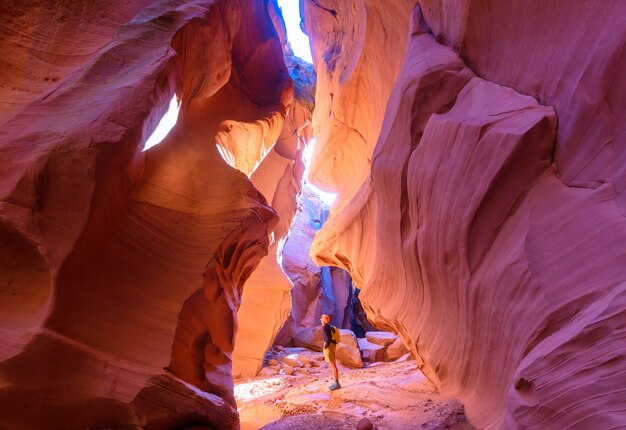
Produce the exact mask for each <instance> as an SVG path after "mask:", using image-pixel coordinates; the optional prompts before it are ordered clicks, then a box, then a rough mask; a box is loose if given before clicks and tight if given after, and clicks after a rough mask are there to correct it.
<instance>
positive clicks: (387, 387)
mask: <svg viewBox="0 0 626 430" xmlns="http://www.w3.org/2000/svg"><path fill="white" fill-rule="evenodd" d="M271 357H272V358H274V359H275V360H277V361H278V362H279V363H280V364H281V366H276V365H275V366H274V368H277V367H279V368H280V370H279V373H277V374H275V375H271V376H258V377H256V378H253V379H247V380H245V379H239V380H235V397H236V399H237V405H238V408H239V413H240V418H241V428H242V430H251V429H264V430H269V429H271V430H287V429H294V430H295V429H355V428H356V427H357V424H358V423H359V421H360V420H361V419H363V418H367V419H369V420H370V421H371V423H372V424H373V426H374V428H376V429H379V430H387V429H389V430H396V429H397V430H400V429H402V430H406V429H430V430H435V429H437V430H439V429H441V430H443V429H454V430H469V429H473V427H472V426H471V425H469V424H468V423H467V421H466V419H465V415H464V413H463V406H462V405H461V404H460V403H459V402H458V401H456V400H454V399H450V398H447V397H444V396H441V395H440V394H439V393H438V392H437V390H436V389H435V387H434V386H433V384H432V383H430V381H428V379H426V377H425V376H424V375H423V374H422V373H421V372H420V370H419V369H417V366H416V365H415V362H414V361H413V360H410V361H404V362H397V363H374V364H369V365H367V367H365V368H362V369H349V368H347V367H344V366H342V365H339V371H340V380H341V384H342V386H343V388H342V389H340V390H337V391H332V392H331V391H329V389H328V386H329V385H330V384H331V383H332V382H333V381H332V374H331V373H332V372H331V370H330V369H329V367H328V364H327V363H325V362H324V361H323V357H322V354H321V353H319V352H314V351H309V350H305V349H302V348H285V349H284V350H282V351H275V352H274V354H272V355H271ZM285 357H288V358H298V359H300V360H301V361H302V362H304V363H306V366H303V367H301V368H291V367H286V369H288V372H289V373H290V372H291V371H293V373H294V374H293V375H288V374H284V371H285V367H284V366H283V365H282V363H283V362H282V359H283V358H285ZM272 362H273V363H276V361H274V360H272ZM267 373H272V372H267Z"/></svg>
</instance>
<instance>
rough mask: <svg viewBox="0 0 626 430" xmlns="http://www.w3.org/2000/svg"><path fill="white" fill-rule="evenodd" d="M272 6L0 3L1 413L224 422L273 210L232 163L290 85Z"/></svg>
mask: <svg viewBox="0 0 626 430" xmlns="http://www.w3.org/2000/svg"><path fill="white" fill-rule="evenodd" d="M269 6H270V8H269V10H268V2H266V1H262V0H257V1H241V2H240V1H234V2H230V1H229V2H224V1H210V0H202V1H200V0H198V1H172V2H165V3H163V2H151V1H131V2H107V3H106V4H104V3H98V2H96V3H90V4H85V5H78V4H76V3H75V2H71V1H65V2H56V3H55V4H54V5H52V4H49V5H48V4H37V5H35V4H30V3H28V2H21V3H15V2H13V3H11V4H2V6H0V8H1V9H2V10H1V11H0V16H2V24H1V26H0V28H1V29H2V34H3V38H2V42H1V43H0V52H1V53H2V58H3V59H2V61H3V67H2V68H1V69H2V72H1V73H2V81H1V82H2V102H1V103H2V109H1V110H0V118H1V121H2V127H1V128H0V240H1V241H2V244H1V246H0V250H1V251H0V266H1V267H0V286H1V288H0V331H1V334H0V336H1V338H2V345H1V346H0V427H9V428H37V429H40V428H87V427H103V428H108V427H113V428H116V427H124V428H127V427H133V428H134V427H146V428H154V429H159V428H174V427H175V428H180V427H182V426H193V425H205V426H210V427H218V428H236V427H237V426H238V418H237V412H236V410H235V408H234V399H233V397H232V376H231V354H232V352H233V348H234V341H235V333H236V329H237V308H238V306H239V303H240V301H241V294H242V289H243V284H244V283H245V281H246V280H247V279H248V278H249V276H250V274H251V273H252V272H253V271H254V269H255V268H256V267H257V265H258V264H259V262H260V260H261V259H262V257H263V256H264V255H266V254H267V252H268V247H269V246H270V238H269V236H270V233H271V232H273V231H274V229H275V228H277V226H278V221H279V220H278V217H277V215H276V212H275V211H274V210H273V209H272V208H271V207H270V206H269V205H268V203H267V201H266V199H265V198H264V197H263V195H261V193H260V192H259V191H258V190H257V189H256V188H255V187H254V186H253V184H252V182H251V181H250V180H249V179H248V177H246V174H250V173H252V172H253V171H254V170H255V168H256V167H257V166H258V165H259V164H260V163H261V160H262V159H263V158H264V157H265V155H266V154H268V153H269V152H270V151H271V150H272V146H273V143H274V142H275V141H276V139H277V138H278V137H279V135H280V133H281V131H282V129H283V122H284V118H285V115H286V114H287V111H288V109H289V107H290V104H291V98H292V89H293V83H292V81H291V79H290V78H289V75H288V73H287V69H286V67H285V64H284V61H283V52H282V42H281V40H280V38H279V35H278V33H277V31H276V30H275V27H274V24H273V23H272V14H271V10H272V7H273V5H272V4H270V5H269ZM5 36H6V37H5ZM174 93H176V94H177V96H178V97H179V99H180V100H181V110H180V115H179V119H178V123H177V125H176V126H175V128H174V129H173V130H172V131H171V132H170V134H169V135H168V136H167V137H166V138H165V140H164V141H163V142H162V143H161V144H159V145H158V146H156V147H154V148H151V149H150V150H148V151H146V152H141V149H142V144H143V142H144V141H145V140H146V138H147V136H148V135H149V134H150V132H151V131H152V130H153V129H154V127H155V126H156V122H157V120H158V118H159V117H160V116H161V115H162V114H163V113H164V111H165V108H166V106H167V105H168V104H169V100H170V98H171V97H172V95H173V94H174ZM233 167H234V168H233ZM237 169H239V170H240V171H238V170H237ZM242 172H245V173H246V174H244V173H242ZM33 405H36V407H35V406H33Z"/></svg>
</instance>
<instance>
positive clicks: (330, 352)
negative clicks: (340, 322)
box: [320, 314, 341, 391]
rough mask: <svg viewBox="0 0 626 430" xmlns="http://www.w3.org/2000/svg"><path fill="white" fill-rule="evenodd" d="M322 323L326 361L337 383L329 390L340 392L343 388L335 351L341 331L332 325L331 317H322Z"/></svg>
mask: <svg viewBox="0 0 626 430" xmlns="http://www.w3.org/2000/svg"><path fill="white" fill-rule="evenodd" d="M320 321H321V322H322V334H323V335H324V359H325V360H326V362H328V364H330V367H331V369H333V376H334V377H335V383H334V384H333V385H331V386H330V387H329V388H330V390H331V391H332V390H338V389H339V388H341V384H339V369H337V363H336V362H335V349H337V343H338V342H339V329H338V328H337V327H335V326H333V325H331V324H330V317H329V316H328V315H326V314H324V315H322V317H321V318H320Z"/></svg>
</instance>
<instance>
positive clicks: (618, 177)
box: [303, 0, 626, 429]
mask: <svg viewBox="0 0 626 430" xmlns="http://www.w3.org/2000/svg"><path fill="white" fill-rule="evenodd" d="M335 3H337V2H330V1H315V2H313V1H309V0H304V2H303V5H304V10H305V17H306V22H305V26H306V30H307V32H308V34H309V36H310V37H311V38H312V40H313V41H314V45H315V49H314V61H315V67H316V70H317V72H318V86H317V94H318V97H317V101H318V104H317V106H320V104H322V103H321V101H322V100H326V101H327V106H330V105H332V106H334V109H335V110H334V111H333V112H334V113H333V114H332V115H331V116H334V117H335V118H336V117H340V116H341V115H345V116H346V117H351V118H353V119H352V121H353V123H358V122H359V121H360V122H361V123H364V122H369V123H370V124H378V123H380V124H382V127H381V129H380V133H379V134H378V135H376V136H374V137H365V138H363V139H362V140H366V143H363V142H361V143H360V144H359V145H357V143H356V142H357V141H358V139H352V138H344V137H343V136H344V135H345V134H346V132H345V128H342V127H341V126H339V125H333V126H331V125H329V121H334V120H330V119H324V118H322V116H318V113H317V112H316V115H314V128H315V129H316V130H331V131H328V132H327V133H326V134H324V133H323V132H322V133H321V134H320V136H317V144H319V145H320V147H321V148H329V147H333V146H337V147H339V146H341V145H340V142H339V140H341V143H342V144H343V143H345V145H344V146H343V147H342V148H343V149H342V150H341V151H343V152H341V151H340V152H339V153H341V154H342V156H343V157H344V158H343V159H342V158H341V157H335V158H332V157H331V156H330V155H325V154H324V152H323V151H322V150H320V151H319V154H318V155H319V158H318V159H317V160H316V163H318V165H320V166H321V165H324V163H325V160H326V161H327V162H330V160H332V163H334V166H335V168H334V172H340V171H344V172H353V171H355V169H354V166H355V165H363V164H364V162H363V160H362V159H363V153H367V151H366V149H367V148H370V147H373V146H374V145H376V147H375V150H374V152H373V156H372V161H371V171H370V172H368V173H369V175H365V177H364V180H362V181H361V184H359V185H360V188H359V189H358V191H356V192H354V191H353V188H352V187H353V185H354V184H352V183H341V182H340V181H335V180H334V178H335V177H336V176H337V174H335V173H333V172H330V171H326V170H323V169H322V168H320V169H318V170H317V174H312V175H311V179H312V180H313V181H314V182H319V184H320V185H327V184H329V183H332V185H333V187H334V189H337V190H339V192H340V193H341V194H342V195H340V197H339V199H338V200H339V203H338V204H336V205H335V206H334V207H333V208H331V213H330V216H329V219H328V221H327V223H326V224H325V225H324V227H323V228H322V229H321V231H320V232H319V233H318V234H317V236H316V239H315V241H314V243H313V247H312V255H313V256H314V260H315V261H316V262H318V263H320V264H334V265H337V266H340V267H344V268H346V269H347V270H348V271H349V272H350V274H351V276H352V278H353V281H354V282H355V284H356V286H357V287H361V288H362V293H361V295H360V298H361V300H362V302H363V304H364V306H365V308H366V310H367V312H368V315H369V317H370V318H372V319H373V320H374V322H375V323H376V324H377V325H379V326H380V327H384V328H387V329H391V330H393V331H395V332H397V333H398V334H400V335H401V337H402V338H403V340H404V341H405V343H406V344H408V345H410V346H411V347H412V349H413V352H414V353H415V354H416V357H417V359H418V363H420V364H421V366H422V367H423V370H424V372H425V373H426V374H427V375H428V377H429V378H430V379H431V380H433V381H434V382H435V383H436V384H437V386H438V387H439V389H440V391H441V392H442V394H445V395H451V396H455V397H457V398H459V399H460V400H461V401H462V402H463V403H464V404H465V408H466V412H467V414H468V417H469V419H470V421H471V422H472V423H473V424H474V425H475V426H477V427H479V428H507V429H508V428H612V427H619V426H620V425H623V423H624V422H626V404H625V403H624V402H623V386H624V383H625V382H626V380H625V378H624V374H626V360H625V358H626V357H625V354H626V344H625V343H624V341H623V333H624V332H625V331H626V312H625V311H624V309H625V308H626V271H625V270H624V267H626V221H625V220H624V214H625V211H624V204H623V202H624V200H623V195H624V193H623V191H624V189H626V182H625V179H624V172H626V170H625V169H626V167H625V166H626V163H624V157H626V139H625V135H624V133H625V128H624V127H623V118H624V117H625V115H626V104H625V103H624V100H626V99H625V98H624V90H625V89H626V86H625V85H626V76H624V74H623V73H619V71H620V70H624V69H626V64H625V62H626V57H624V55H623V46H624V42H625V40H626V28H624V26H623V25H621V24H620V23H623V21H624V19H625V17H626V5H625V4H624V3H620V2H609V3H607V4H606V5H603V7H601V8H597V7H593V6H592V5H591V4H586V5H581V7H579V8H571V5H569V4H568V3H566V2H552V3H551V4H550V5H549V6H548V5H546V4H545V3H544V2H539V1H536V2H535V1H531V2H527V1H521V0H520V1H512V2H497V1H471V0H466V1H461V2H456V1H454V2H451V1H423V2H419V3H420V4H421V8H420V7H419V6H418V7H417V8H415V10H414V11H413V13H412V14H407V15H402V16H398V17H397V19H394V20H393V21H394V23H395V24H394V26H395V27H393V28H391V27H386V26H385V25H384V22H385V20H384V19H383V20H381V19H379V18H378V17H379V16H381V13H380V12H379V11H378V10H377V8H376V6H372V5H370V4H369V2H366V1H359V0H354V1H350V2H345V4H342V6H341V7H345V8H346V9H345V10H343V9H341V8H340V7H338V6H337V5H336V4H335ZM408 3H411V2H398V4H401V5H406V4H408ZM398 7H399V6H398ZM361 10H363V11H364V12H363V13H364V14H365V17H366V18H364V19H360V21H358V22H359V23H360V24H355V22H356V21H355V19H354V16H355V14H356V15H357V16H360V15H359V12H358V11H361ZM355 11H356V12H355ZM422 11H423V12H422ZM392 12H393V11H392V10H391V7H390V8H389V11H388V13H392ZM396 12H397V13H400V12H402V13H404V12H403V11H399V10H398V11H396ZM409 16H411V20H410V25H407V26H406V27H405V28H403V29H401V30H399V29H398V28H397V26H401V25H402V23H403V22H404V21H403V20H404V19H405V18H408V17H409ZM372 21H375V22H377V23H378V24H379V27H376V26H372V25H370V22H372ZM407 22H408V21H407ZM366 23H367V25H366ZM381 23H383V25H382V27H384V31H383V30H382V28H380V25H381ZM389 32H399V33H401V34H406V35H407V36H408V43H407V45H406V49H405V50H403V53H402V57H403V64H402V66H401V68H399V69H398V70H399V71H398V73H397V75H396V76H394V77H393V81H394V87H393V91H391V93H390V96H389V98H388V101H387V100H386V99H384V100H383V101H382V103H385V102H386V110H385V112H384V115H383V114H376V113H375V112H374V111H372V110H371V109H370V110H367V111H366V112H363V111H362V109H364V107H366V106H369V105H370V104H369V103H370V101H369V97H370V95H371V97H374V98H381V95H382V94H384V91H381V92H377V91H376V87H375V86H374V85H371V83H373V82H376V81H377V79H378V76H379V75H377V74H376V73H378V72H374V71H371V72H367V73H365V69H363V68H360V67H359V65H362V64H369V63H371V61H367V60H368V58H367V57H365V56H364V54H363V53H367V52H369V51H368V50H367V49H366V48H367V46H369V44H376V43H380V40H384V39H385V37H387V36H388V35H389V34H390V33H389ZM591 33H593V34H596V33H597V36H598V38H597V39H596V38H595V36H594V37H589V34H591ZM346 35H355V37H356V35H358V36H359V37H360V39H359V40H360V41H361V44H360V45H359V44H357V45H356V46H359V49H358V50H357V49H354V48H353V46H354V45H349V44H347V43H346V44H345V47H346V49H344V43H343V42H338V40H339V39H342V38H344V37H347V36H346ZM598 40H602V43H598V42H597V41H598ZM400 42H401V41H400ZM399 46H403V44H402V43H400V45H399ZM582 52H584V53H585V54H584V55H581V53H582ZM381 55H384V54H381ZM347 63H349V64H351V65H353V66H354V65H356V66H354V67H351V68H345V67H344V65H345V64H347ZM378 63H382V64H381V65H380V67H382V68H383V69H386V68H387V67H388V64H389V63H390V62H385V61H379V62H378ZM358 71H361V76H360V77H359V81H360V82H363V87H362V88H361V91H355V90H354V89H350V88H351V87H350V85H351V84H350V83H351V82H352V79H353V77H354V73H357V72H358ZM384 82H385V84H386V82H387V81H386V80H385V81H384ZM381 86H382V87H383V88H384V87H385V85H381ZM323 94H325V96H324V95H323ZM338 94H340V95H342V97H341V100H342V103H341V104H339V105H336V104H334V103H331V102H330V101H331V100H332V101H333V102H334V101H335V100H336V97H337V95H338ZM322 105H323V104H322ZM328 111H330V108H329V109H328V110H327V111H326V116H328ZM354 118H358V119H354ZM344 122H345V121H344ZM557 122H558V127H557ZM327 127H330V128H328V129H327ZM333 129H334V130H335V132H336V133H333V132H332V130H333ZM361 134H363V133H361ZM348 141H349V143H346V142H348ZM356 147H358V148H359V149H358V153H354V156H353V157H350V153H351V152H355V151H356V150H355V149H354V148H356ZM365 164H366V163H365ZM321 172H324V173H323V174H322V173H321Z"/></svg>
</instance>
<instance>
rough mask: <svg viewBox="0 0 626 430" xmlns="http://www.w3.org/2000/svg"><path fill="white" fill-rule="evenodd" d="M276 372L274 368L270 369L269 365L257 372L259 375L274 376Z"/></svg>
mask: <svg viewBox="0 0 626 430" xmlns="http://www.w3.org/2000/svg"><path fill="white" fill-rule="evenodd" d="M277 373H278V372H277V371H276V370H275V369H270V368H269V367H264V368H263V369H261V371H260V372H259V376H274V375H276V374H277Z"/></svg>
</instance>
